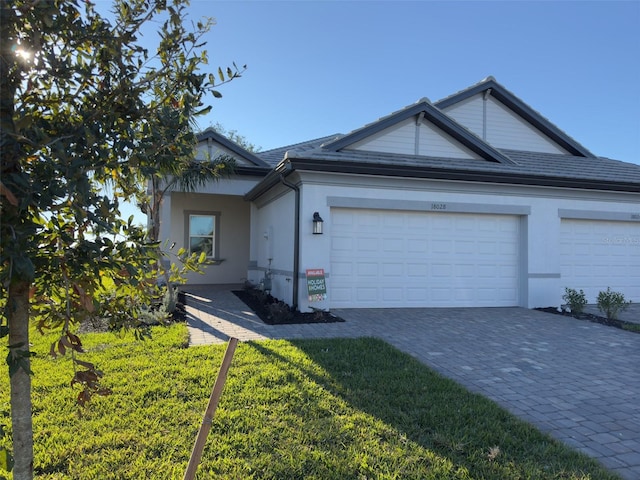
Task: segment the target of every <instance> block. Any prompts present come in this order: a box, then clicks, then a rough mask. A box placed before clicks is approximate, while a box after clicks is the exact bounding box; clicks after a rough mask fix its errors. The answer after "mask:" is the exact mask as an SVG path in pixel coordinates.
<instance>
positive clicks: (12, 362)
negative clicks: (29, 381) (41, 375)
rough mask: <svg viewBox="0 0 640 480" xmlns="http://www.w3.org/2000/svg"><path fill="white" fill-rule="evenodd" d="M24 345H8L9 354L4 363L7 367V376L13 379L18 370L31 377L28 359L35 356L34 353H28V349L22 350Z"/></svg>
mask: <svg viewBox="0 0 640 480" xmlns="http://www.w3.org/2000/svg"><path fill="white" fill-rule="evenodd" d="M24 346H25V344H24V343H17V344H15V345H9V353H8V354H7V358H6V362H7V365H8V366H9V376H10V377H13V376H14V375H15V374H16V373H17V372H18V371H19V370H22V371H23V372H24V373H26V374H27V375H33V372H32V371H31V368H30V367H29V358H31V357H33V356H34V355H35V353H34V352H30V351H29V350H28V349H26V350H25V349H24V348H23V347H24Z"/></svg>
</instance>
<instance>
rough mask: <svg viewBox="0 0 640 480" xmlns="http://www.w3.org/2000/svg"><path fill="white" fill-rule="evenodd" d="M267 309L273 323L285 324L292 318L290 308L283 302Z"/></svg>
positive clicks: (273, 304)
mask: <svg viewBox="0 0 640 480" xmlns="http://www.w3.org/2000/svg"><path fill="white" fill-rule="evenodd" d="M267 309H268V310H269V317H270V318H271V321H272V322H273V323H286V322H288V321H290V320H291V319H292V318H293V312H292V311H291V307H290V306H289V305H287V304H286V303H284V302H276V303H272V304H270V305H269V306H268V307H267Z"/></svg>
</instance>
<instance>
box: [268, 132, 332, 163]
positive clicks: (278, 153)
mask: <svg viewBox="0 0 640 480" xmlns="http://www.w3.org/2000/svg"><path fill="white" fill-rule="evenodd" d="M340 136H341V135H340V134H339V133H336V134H333V135H327V136H325V137H320V138H315V139H313V140H307V141H306V142H300V143H294V144H293V145H287V146H285V147H278V148H273V149H271V150H265V151H264V152H258V153H256V155H257V156H258V157H260V159H261V160H262V161H264V162H266V163H268V164H269V165H271V166H272V167H275V166H276V165H277V164H278V163H280V161H281V160H282V159H283V158H284V156H285V153H287V152H288V151H290V150H295V151H296V152H299V153H302V152H307V151H309V150H313V149H316V148H318V147H320V146H321V145H323V144H325V143H327V142H330V141H332V140H335V139H336V138H338V137H340Z"/></svg>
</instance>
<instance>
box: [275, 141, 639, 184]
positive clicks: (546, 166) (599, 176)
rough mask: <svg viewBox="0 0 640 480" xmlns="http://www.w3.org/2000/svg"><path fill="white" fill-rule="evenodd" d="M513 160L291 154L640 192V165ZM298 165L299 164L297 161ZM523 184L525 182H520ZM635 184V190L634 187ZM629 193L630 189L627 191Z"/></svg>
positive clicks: (524, 155)
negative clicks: (614, 186) (622, 186)
mask: <svg viewBox="0 0 640 480" xmlns="http://www.w3.org/2000/svg"><path fill="white" fill-rule="evenodd" d="M501 151H502V153H503V154H505V155H506V156H508V157H509V158H511V159H512V160H513V161H514V163H513V164H504V163H495V162H485V161H482V160H474V159H451V158H438V157H424V156H407V155H398V154H390V153H375V152H364V151H356V150H342V151H339V152H335V151H328V150H324V149H322V148H318V149H315V150H311V151H307V152H289V156H288V160H289V161H294V160H295V159H304V160H308V161H311V162H314V161H315V162H318V163H319V164H320V163H322V164H325V165H328V166H330V165H331V164H332V163H336V164H340V165H341V166H345V165H348V164H349V163H352V164H359V165H371V166H382V167H398V171H397V173H398V174H399V175H401V174H402V169H403V168H404V169H410V170H411V171H415V170H419V169H424V170H425V171H429V170H440V171H449V172H453V173H455V172H458V173H468V174H482V175H484V176H487V175H489V176H490V175H491V174H495V175H500V176H502V177H504V178H507V177H509V176H511V177H513V178H514V179H515V178H527V177H537V178H539V179H541V180H544V179H545V178H546V179H566V180H576V181H585V180H586V181H590V182H602V183H603V188H604V189H609V188H605V187H606V185H605V184H606V183H616V184H619V183H624V184H629V186H630V189H631V190H632V191H637V192H639V193H640V165H636V164H633V163H625V162H621V161H618V160H611V159H608V158H602V157H578V156H572V155H560V154H552V153H537V152H522V151H517V150H501ZM294 163H295V162H294ZM517 183H523V182H520V181H519V182H517ZM634 184H635V188H634ZM627 191H628V190H627Z"/></svg>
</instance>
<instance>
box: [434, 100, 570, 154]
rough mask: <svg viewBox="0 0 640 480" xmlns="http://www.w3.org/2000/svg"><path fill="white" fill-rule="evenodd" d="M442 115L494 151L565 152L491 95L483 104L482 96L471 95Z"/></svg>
mask: <svg viewBox="0 0 640 480" xmlns="http://www.w3.org/2000/svg"><path fill="white" fill-rule="evenodd" d="M444 112H445V113H446V114H447V115H449V116H450V117H451V118H453V119H454V120H456V121H457V122H459V123H461V124H462V125H464V126H465V127H467V128H468V129H469V130H471V131H472V132H473V133H475V134H476V135H477V136H478V137H480V138H482V139H483V140H485V141H487V142H488V143H490V144H491V145H492V146H494V147H497V148H507V149H512V150H523V151H528V152H544V153H559V154H567V153H568V152H566V151H565V150H564V149H563V148H561V147H560V146H558V145H557V144H556V143H555V142H553V141H551V140H550V139H549V138H548V137H546V136H545V135H543V134H542V133H540V132H539V131H538V130H537V129H535V128H534V127H533V126H532V125H530V124H529V123H528V122H526V121H524V120H523V119H522V118H521V117H520V116H518V115H516V114H515V113H514V112H512V111H511V110H510V109H509V108H507V107H505V106H504V105H503V104H502V103H501V102H499V101H498V100H496V99H495V98H493V97H491V96H490V97H489V98H488V99H487V100H486V101H485V100H483V98H482V94H478V95H475V96H474V97H471V98H470V99H467V100H465V101H464V102H460V103H457V104H454V105H451V106H450V107H448V108H446V109H444Z"/></svg>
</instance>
